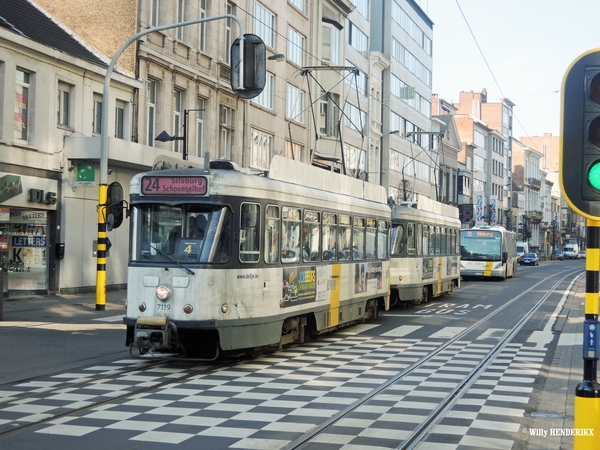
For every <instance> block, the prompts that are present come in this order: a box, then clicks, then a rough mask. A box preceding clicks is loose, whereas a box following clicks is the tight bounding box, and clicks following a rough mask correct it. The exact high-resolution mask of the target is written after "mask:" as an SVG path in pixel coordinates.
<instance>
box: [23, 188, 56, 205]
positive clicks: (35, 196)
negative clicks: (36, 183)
mask: <svg viewBox="0 0 600 450" xmlns="http://www.w3.org/2000/svg"><path fill="white" fill-rule="evenodd" d="M28 200H29V201H30V202H33V203H42V204H45V205H55V204H56V192H45V191H44V190H43V189H29V198H28Z"/></svg>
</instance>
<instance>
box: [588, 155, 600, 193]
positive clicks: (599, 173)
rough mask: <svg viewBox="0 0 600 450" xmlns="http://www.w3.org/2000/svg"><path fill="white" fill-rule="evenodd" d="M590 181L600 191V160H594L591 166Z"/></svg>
mask: <svg viewBox="0 0 600 450" xmlns="http://www.w3.org/2000/svg"><path fill="white" fill-rule="evenodd" d="M588 182H589V183H590V185H591V186H592V187H593V188H594V189H597V190H599V191H600V161H594V162H593V163H592V165H591V166H590V170H589V171H588Z"/></svg>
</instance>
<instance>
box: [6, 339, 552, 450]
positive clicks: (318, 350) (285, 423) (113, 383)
mask: <svg viewBox="0 0 600 450" xmlns="http://www.w3.org/2000/svg"><path fill="white" fill-rule="evenodd" d="M408 336H409V335H408ZM442 343H443V341H442V340H433V339H432V340H420V339H410V338H408V337H407V336H403V337H400V338H391V337H377V336H375V337H373V336H366V335H361V334H360V333H358V332H357V331H356V330H354V331H350V332H348V333H338V334H335V335H331V336H328V337H326V338H322V339H320V340H318V341H313V342H308V343H306V344H303V345H301V346H298V347H293V348H289V349H286V350H283V351H280V352H277V353H275V354H272V355H269V356H265V357H263V358H259V359H256V360H253V361H250V362H247V363H243V364H240V365H237V366H235V367H229V368H223V369H221V370H217V371H215V372H212V373H209V374H202V375H196V376H192V377H191V378H187V379H185V380H182V381H175V382H174V383H171V384H168V385H165V386H162V387H160V388H157V389H153V390H150V391H148V392H143V393H140V394H135V395H133V396H129V397H127V398H125V399H122V400H118V401H115V402H113V403H107V404H103V405H100V406H96V407H94V406H92V407H91V408H90V409H87V410H84V411H79V412H77V413H76V414H74V415H68V416H65V417H60V418H58V419H53V420H49V421H47V422H45V423H44V424H42V425H40V426H39V428H38V429H37V433H38V435H41V434H43V435H47V436H48V437H51V436H60V437H62V438H64V439H68V438H69V437H77V439H78V440H77V443H78V445H79V446H85V447H88V448H89V449H91V448H94V446H93V445H92V444H91V443H92V442H93V443H98V442H102V441H104V440H106V439H109V438H110V439H118V441H119V442H121V441H136V442H144V443H145V448H154V446H156V448H164V447H159V445H163V446H164V444H180V443H183V445H184V447H183V448H211V449H220V448H234V449H261V450H264V449H279V448H285V446H286V445H288V444H289V443H290V442H292V441H293V440H295V439H296V438H298V437H299V436H300V435H302V434H303V433H305V432H307V431H309V430H311V429H312V428H314V427H315V426H317V425H319V424H321V423H322V422H323V421H325V420H327V419H328V418H330V417H331V416H333V415H335V414H336V413H337V412H339V411H340V410H342V409H344V408H346V407H347V406H348V405H351V404H353V403H355V402H356V401H358V400H359V399H360V398H362V397H363V396H364V395H365V394H367V393H369V392H371V391H372V389H374V388H376V387H378V386H380V385H381V384H382V383H384V382H386V381H387V380H388V379H389V378H391V377H393V376H395V375H396V374H397V373H399V372H401V371H402V370H403V369H405V368H407V367H409V366H410V365H412V364H413V363H415V362H416V361H418V360H419V359H421V358H422V357H424V356H426V355H427V354H429V353H430V352H431V351H432V350H434V349H436V348H437V347H438V346H439V345H441V344H442ZM494 343H495V342H492V341H490V342H489V343H488V342H486V340H475V341H473V342H466V341H464V342H463V341H460V342H455V343H454V344H453V345H451V346H450V347H448V348H447V349H446V350H445V351H444V352H442V353H440V354H438V355H436V356H435V357H434V358H432V359H431V360H429V361H428V362H427V363H425V365H424V366H423V367H421V368H420V369H418V370H416V371H414V372H413V373H412V374H410V375H409V376H407V377H405V378H403V379H402V381H401V382H399V383H397V384H395V385H392V386H391V387H390V388H389V389H387V390H386V391H384V392H382V393H381V394H380V395H378V396H376V397H375V398H373V399H372V400H371V401H369V402H368V403H367V404H365V405H363V406H361V407H359V408H358V409H357V410H356V411H354V412H353V413H351V414H350V415H348V416H347V417H346V418H344V419H342V420H340V421H338V422H337V423H336V424H335V425H334V426H333V427H332V428H331V429H329V430H327V432H325V433H324V434H321V435H320V436H319V437H318V438H316V439H315V440H314V441H313V442H311V443H310V444H309V446H308V448H314V449H323V450H325V449H327V450H330V449H345V450H352V449H358V448H364V447H365V446H368V447H369V448H396V447H397V446H398V444H399V442H400V441H402V440H403V439H406V437H408V436H409V435H410V433H411V431H412V430H413V429H414V428H415V427H416V426H417V425H418V424H419V423H421V421H422V420H423V419H424V418H425V417H426V416H427V415H428V414H429V412H430V411H431V409H433V408H434V407H435V406H437V405H438V403H439V401H441V400H442V399H443V398H444V397H445V396H446V395H447V393H448V392H450V391H451V390H452V389H453V388H454V386H455V385H456V383H458V382H459V381H460V380H461V379H462V377H463V376H464V375H466V374H467V373H469V372H470V371H471V370H472V368H473V367H475V365H476V364H477V362H478V361H479V360H480V358H481V356H483V355H484V354H486V353H487V352H488V351H489V350H490V349H491V348H492V347H493V345H494ZM543 356H544V355H543V352H535V351H528V350H527V348H525V347H524V346H523V345H520V344H519V345H509V346H507V347H506V348H505V349H504V351H503V352H502V355H501V356H500V358H498V359H497V360H496V361H495V362H494V363H493V364H492V365H491V366H490V367H489V368H488V370H486V372H485V374H484V375H483V376H482V377H481V378H480V379H479V380H478V381H477V383H476V384H475V385H474V386H473V388H472V389H471V390H470V391H469V392H468V393H467V394H466V395H465V396H464V397H463V398H462V399H461V400H460V401H459V402H458V404H457V405H455V407H454V409H453V410H452V411H451V412H450V413H449V414H447V415H446V416H445V418H444V419H443V420H442V421H441V422H440V423H439V424H437V425H436V426H435V427H434V428H433V429H432V430H431V433H430V434H429V437H428V439H427V441H426V442H424V443H423V444H421V446H422V447H419V448H433V447H435V448H436V450H443V449H446V448H448V449H450V448H452V449H457V448H482V447H486V448H512V447H511V446H508V444H509V442H510V445H512V442H513V441H514V440H515V439H516V437H517V436H518V432H519V427H520V424H519V420H520V419H522V417H523V411H524V409H523V408H524V407H525V405H526V404H527V402H528V395H529V393H530V392H531V383H532V380H533V379H534V378H535V375H536V374H537V371H538V370H539V361H538V360H540V359H542V358H543ZM128 364H132V365H134V364H139V361H137V360H122V361H118V362H116V363H115V365H116V366H117V367H124V366H127V365H128ZM196 369H197V367H190V366H184V365H175V364H173V365H164V366H155V367H151V368H147V369H144V370H139V371H133V372H130V373H127V374H125V375H122V376H118V377H114V378H110V379H101V380H95V381H94V380H93V376H92V375H98V374H110V373H111V371H113V372H114V371H115V367H113V366H96V367H91V368H89V369H88V370H85V371H79V372H76V373H65V374H60V375H58V376H55V377H50V378H49V379H43V380H39V381H31V382H27V383H23V384H21V385H17V386H13V387H11V388H10V389H6V390H3V391H2V392H0V402H2V403H0V430H1V429H6V428H9V427H11V426H14V425H15V424H19V423H30V422H35V421H37V420H40V419H43V418H46V419H47V418H50V417H54V416H56V415H57V414H61V413H64V412H67V411H72V410H74V409H76V408H79V407H82V406H88V405H89V406H91V405H94V404H95V403H97V402H99V401H103V400H107V399H110V398H113V397H116V396H118V395H121V394H124V393H126V392H130V391H132V390H135V389H137V388H139V387H148V386H155V385H157V384H159V383H162V382H163V381H166V380H169V379H170V380H172V379H174V377H176V376H180V375H182V374H185V373H191V372H192V371H194V370H196ZM87 379H90V382H89V383H84V384H82V385H76V386H75V385H74V383H75V382H79V381H82V380H83V381H85V380H87ZM50 389H55V390H54V391H52V394H51V395H50V396H47V395H44V393H45V392H48V390H50ZM25 394H27V395H25ZM507 402H508V403H507ZM507 405H509V406H507ZM499 423H502V424H503V425H499ZM490 435H491V436H492V437H491V438H490V437H489V436H490ZM448 436H450V437H451V439H450V443H448ZM485 436H487V437H488V440H486V441H485V445H482V442H483V441H482V440H481V439H482V438H483V437H485ZM441 438H443V439H444V445H442V444H441ZM490 439H491V440H490ZM68 442H69V441H68V440H67V441H65V443H68ZM86 442H89V443H90V446H88V445H87V444H85V443H86ZM94 445H96V444H94Z"/></svg>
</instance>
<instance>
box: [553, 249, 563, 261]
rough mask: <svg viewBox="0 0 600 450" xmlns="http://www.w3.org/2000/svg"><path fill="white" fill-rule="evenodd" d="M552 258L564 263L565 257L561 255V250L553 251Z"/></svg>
mask: <svg viewBox="0 0 600 450" xmlns="http://www.w3.org/2000/svg"><path fill="white" fill-rule="evenodd" d="M553 256H554V257H555V258H556V259H558V260H559V261H564V259H565V255H564V254H563V252H562V250H554V253H553Z"/></svg>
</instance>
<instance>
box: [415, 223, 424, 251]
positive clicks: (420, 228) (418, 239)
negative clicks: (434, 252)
mask: <svg viewBox="0 0 600 450" xmlns="http://www.w3.org/2000/svg"><path fill="white" fill-rule="evenodd" d="M415 242H416V243H417V255H419V256H421V255H422V254H423V253H422V246H423V224H422V223H418V224H417V236H416V237H415Z"/></svg>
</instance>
